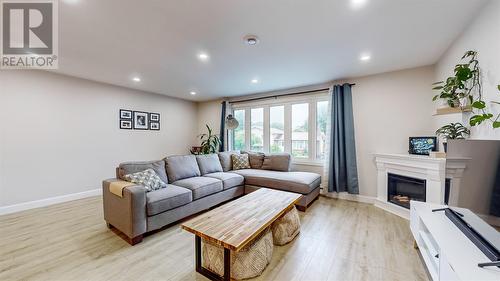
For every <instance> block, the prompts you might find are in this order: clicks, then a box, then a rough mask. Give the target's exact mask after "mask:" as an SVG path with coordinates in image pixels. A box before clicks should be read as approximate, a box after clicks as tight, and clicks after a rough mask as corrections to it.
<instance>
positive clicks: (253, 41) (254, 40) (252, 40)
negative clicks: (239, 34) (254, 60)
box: [243, 35, 259, 46]
mask: <svg viewBox="0 0 500 281" xmlns="http://www.w3.org/2000/svg"><path fill="white" fill-rule="evenodd" d="M243 40H245V44H247V45H249V46H255V45H257V44H258V43H259V37H257V36H255V35H247V36H245V37H244V38H243Z"/></svg>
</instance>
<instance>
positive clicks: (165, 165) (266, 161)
mask: <svg viewBox="0 0 500 281" xmlns="http://www.w3.org/2000/svg"><path fill="white" fill-rule="evenodd" d="M238 153H239V152H221V153H219V154H208V155H197V156H194V155H185V156H169V157H166V158H164V159H163V160H158V161H148V162H127V163H121V164H120V165H119V167H118V168H117V169H116V178H114V179H107V180H104V181H103V205H104V219H105V221H106V223H107V225H108V227H110V228H116V229H118V230H119V231H121V232H122V233H123V234H125V235H126V237H127V241H128V242H129V243H130V244H131V245H134V244H137V243H139V242H141V241H142V237H143V235H144V234H145V233H148V232H151V231H154V230H158V229H160V228H162V227H165V226H167V225H169V224H172V223H174V222H176V221H178V220H180V219H183V218H185V217H188V216H190V215H193V214H196V213H198V212H201V211H203V210H206V209H209V208H212V207H214V206H216V205H219V204H221V203H223V202H226V201H228V200H231V199H233V198H236V197H240V196H242V195H244V194H246V193H250V192H252V191H255V190H256V189H258V188H261V187H266V188H273V189H279V190H284V191H290V192H295V193H300V194H302V195H303V196H302V198H301V200H300V202H299V203H298V204H297V205H296V206H297V208H298V209H299V210H301V211H305V210H306V208H307V206H308V205H309V204H311V203H312V201H314V200H315V199H316V198H317V197H318V195H319V186H320V183H321V177H320V175H318V174H315V173H308V172H290V171H289V170H290V155H288V154H278V155H272V154H271V155H264V154H258V155H253V154H250V155H252V156H251V157H250V160H251V163H252V165H251V167H252V168H251V169H241V170H232V162H231V155H232V154H238ZM256 159H257V161H255V160H256ZM259 160H262V161H260V163H259ZM256 163H257V164H256ZM259 164H261V165H259ZM146 169H153V170H154V171H155V172H156V174H157V175H158V176H159V177H160V179H161V180H162V181H164V182H165V183H168V185H167V187H166V188H162V189H159V190H154V191H151V192H147V190H146V188H145V187H144V186H141V185H132V186H127V187H126V188H124V189H123V191H122V196H121V197H120V196H117V195H115V194H113V193H112V192H111V191H110V184H111V183H112V182H116V181H122V180H124V176H125V175H127V174H131V173H135V172H140V171H144V170H146Z"/></svg>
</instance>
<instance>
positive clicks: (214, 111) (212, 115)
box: [197, 100, 222, 143]
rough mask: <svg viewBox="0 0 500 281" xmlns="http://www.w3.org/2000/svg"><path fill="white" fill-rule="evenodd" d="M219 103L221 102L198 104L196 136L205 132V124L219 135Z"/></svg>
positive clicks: (220, 106)
mask: <svg viewBox="0 0 500 281" xmlns="http://www.w3.org/2000/svg"><path fill="white" fill-rule="evenodd" d="M221 103H222V100H216V101H209V102H201V103H198V128H197V129H198V134H203V133H206V132H207V127H206V126H205V124H206V125H208V126H210V128H212V130H213V131H214V133H216V134H219V133H220V116H221V108H222V105H221ZM197 142H198V143H199V141H197Z"/></svg>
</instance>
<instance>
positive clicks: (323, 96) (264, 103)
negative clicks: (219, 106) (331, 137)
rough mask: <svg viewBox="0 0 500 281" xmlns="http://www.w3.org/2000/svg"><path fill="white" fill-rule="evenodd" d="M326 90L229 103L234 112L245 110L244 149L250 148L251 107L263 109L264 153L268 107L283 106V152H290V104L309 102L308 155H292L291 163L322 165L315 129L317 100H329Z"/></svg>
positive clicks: (268, 122) (268, 141)
mask: <svg viewBox="0 0 500 281" xmlns="http://www.w3.org/2000/svg"><path fill="white" fill-rule="evenodd" d="M328 93H329V92H328V91H323V92H320V93H316V94H308V95H297V96H287V97H277V98H274V97H272V98H269V99H264V100H259V101H249V102H241V103H235V104H232V105H231V107H232V108H231V111H232V113H233V114H234V111H235V110H245V128H244V129H245V149H244V150H248V151H249V150H250V141H251V140H250V138H251V135H250V133H251V124H250V121H251V120H250V114H251V109H252V108H263V109H264V136H263V137H264V143H263V150H264V152H265V153H269V151H270V126H271V124H270V107H273V106H284V152H285V153H290V154H291V148H292V139H291V136H292V124H291V123H292V105H293V104H301V103H307V104H309V115H308V157H307V158H295V157H292V163H293V164H299V165H313V166H322V165H323V163H324V161H325V160H320V159H317V158H316V131H317V110H316V109H317V103H318V102H319V101H329V95H328ZM229 144H230V146H231V149H232V148H233V145H234V144H233V139H231V140H230V142H229Z"/></svg>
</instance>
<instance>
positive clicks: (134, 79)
mask: <svg viewBox="0 0 500 281" xmlns="http://www.w3.org/2000/svg"><path fill="white" fill-rule="evenodd" d="M132 81H134V82H141V78H139V77H137V76H136V77H134V78H132Z"/></svg>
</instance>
